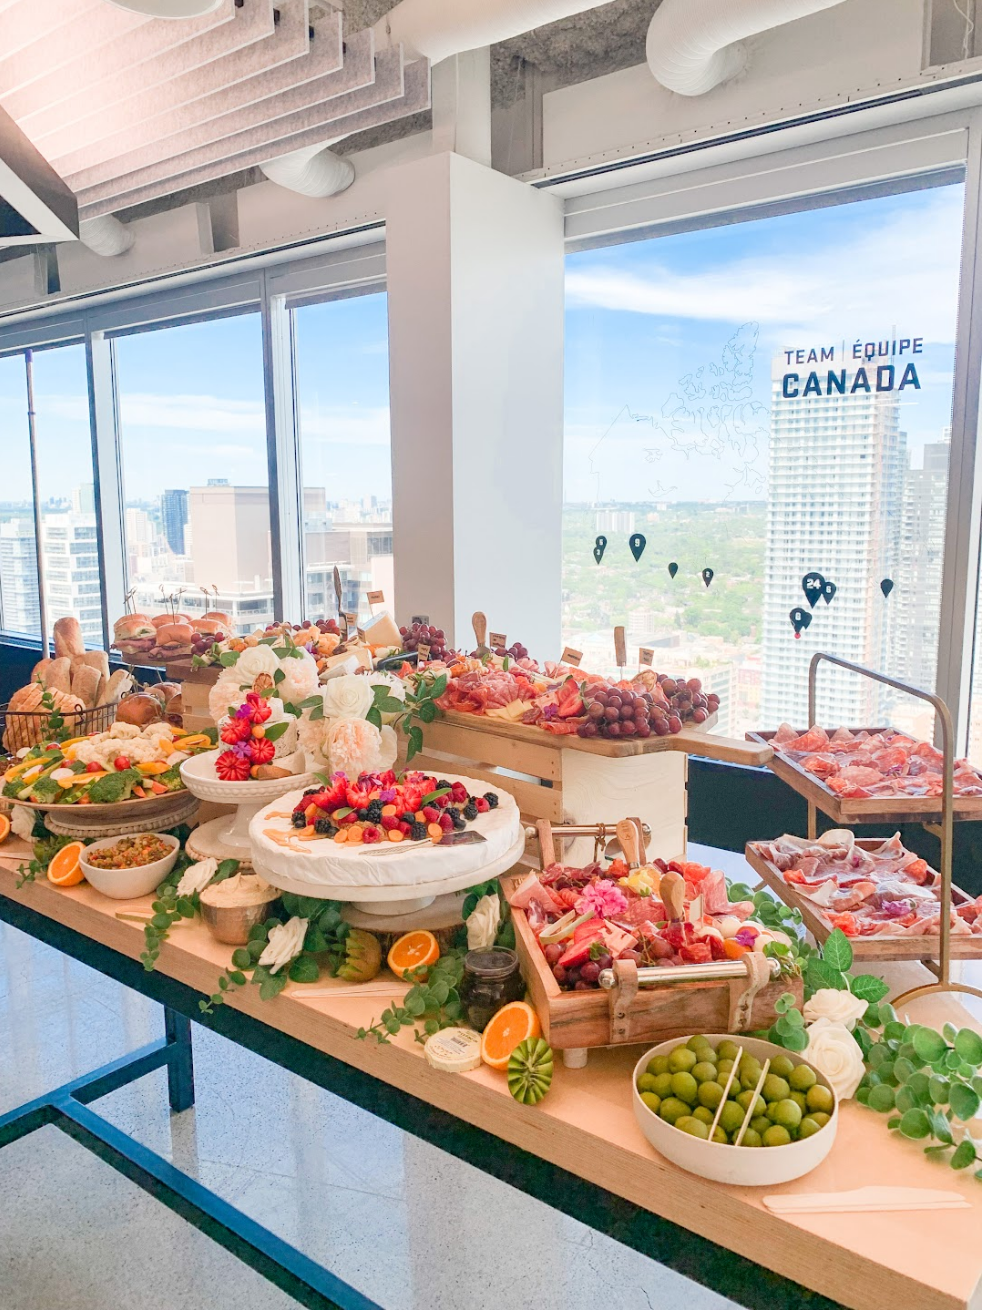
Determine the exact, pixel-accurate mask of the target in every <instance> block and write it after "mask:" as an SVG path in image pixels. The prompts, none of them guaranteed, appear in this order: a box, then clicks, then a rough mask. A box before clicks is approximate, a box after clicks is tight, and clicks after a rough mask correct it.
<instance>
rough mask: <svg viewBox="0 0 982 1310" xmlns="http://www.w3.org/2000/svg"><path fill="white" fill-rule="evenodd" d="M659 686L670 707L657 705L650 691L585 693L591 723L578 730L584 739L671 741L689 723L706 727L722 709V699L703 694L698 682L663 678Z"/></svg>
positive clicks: (616, 689)
mask: <svg viewBox="0 0 982 1310" xmlns="http://www.w3.org/2000/svg"><path fill="white" fill-rule="evenodd" d="M658 685H659V687H660V688H661V691H662V693H663V694H664V696H665V698H666V700H667V701H668V705H667V706H666V705H665V704H663V703H662V702H661V701H656V700H655V698H654V696H653V695H652V693H651V692H650V691H631V690H627V689H623V688H621V687H610V686H606V685H601V686H597V687H587V688H586V689H585V690H584V693H583V700H584V704H585V707H586V714H587V719H586V722H585V723H581V724H580V726H579V727H578V728H577V730H576V731H577V735H578V736H580V737H641V738H645V737H650V736H652V734H654V735H655V736H656V737H667V736H668V735H669V733H673V732H681V731H682V723H683V721H684V720H685V719H691V720H692V721H693V722H694V723H705V721H706V720H707V719H708V718H709V716H710V714H712V713H713V711H714V710H716V709H718V708H719V697H718V696H717V695H715V694H710V695H708V696H706V695H704V694H703V691H702V683H701V682H700V681H699V679H698V678H690V679H689V680H688V682H686V680H685V679H684V678H670V677H668V676H667V675H664V674H663V675H661V676H660V677H659V679H658Z"/></svg>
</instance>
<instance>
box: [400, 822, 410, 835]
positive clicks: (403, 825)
mask: <svg viewBox="0 0 982 1310" xmlns="http://www.w3.org/2000/svg"><path fill="white" fill-rule="evenodd" d="M412 830H413V828H412V824H410V823H407V822H406V821H405V819H400V820H399V831H400V832H401V833H402V835H403V836H404V837H408V836H409V834H410V833H411V832H412Z"/></svg>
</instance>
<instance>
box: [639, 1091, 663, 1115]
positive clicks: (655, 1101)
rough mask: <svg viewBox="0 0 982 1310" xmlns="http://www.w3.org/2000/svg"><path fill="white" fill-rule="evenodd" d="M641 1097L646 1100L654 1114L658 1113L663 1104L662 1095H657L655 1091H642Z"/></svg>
mask: <svg viewBox="0 0 982 1310" xmlns="http://www.w3.org/2000/svg"><path fill="white" fill-rule="evenodd" d="M641 1099H642V1101H644V1103H645V1105H646V1106H647V1107H648V1109H649V1110H651V1111H652V1112H653V1113H654V1114H657V1113H658V1109H659V1106H660V1105H661V1097H660V1096H656V1095H655V1094H654V1092H642V1093H641Z"/></svg>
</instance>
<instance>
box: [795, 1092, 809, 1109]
mask: <svg viewBox="0 0 982 1310" xmlns="http://www.w3.org/2000/svg"><path fill="white" fill-rule="evenodd" d="M791 1100H792V1101H794V1103H795V1105H796V1106H797V1107H798V1109H799V1110H800V1111H801V1113H802V1114H805V1113H806V1112H807V1110H808V1102H807V1101H806V1100H805V1093H804V1092H792V1093H791Z"/></svg>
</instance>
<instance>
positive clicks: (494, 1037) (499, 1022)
mask: <svg viewBox="0 0 982 1310" xmlns="http://www.w3.org/2000/svg"><path fill="white" fill-rule="evenodd" d="M541 1035H542V1025H541V1024H540V1023H539V1016H538V1015H537V1014H536V1012H535V1011H534V1010H533V1009H532V1007H531V1005H529V1004H528V1002H527V1001H511V1002H509V1004H508V1005H504V1006H502V1008H501V1009H500V1010H499V1011H498V1013H497V1014H495V1015H492V1018H491V1022H490V1023H489V1024H488V1026H487V1027H486V1028H485V1030H484V1032H483V1033H482V1034H481V1059H482V1060H483V1061H484V1063H485V1064H487V1065H490V1066H491V1068H492V1069H507V1068H508V1061H509V1060H510V1059H511V1056H512V1052H513V1051H514V1050H515V1047H516V1046H519V1045H520V1044H521V1043H522V1042H524V1041H525V1040H526V1038H528V1037H540V1036H541Z"/></svg>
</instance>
